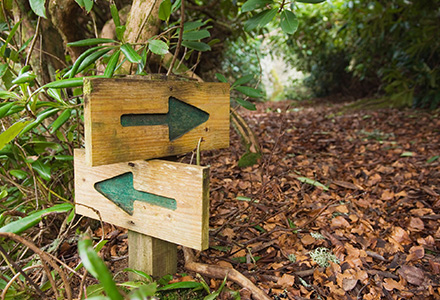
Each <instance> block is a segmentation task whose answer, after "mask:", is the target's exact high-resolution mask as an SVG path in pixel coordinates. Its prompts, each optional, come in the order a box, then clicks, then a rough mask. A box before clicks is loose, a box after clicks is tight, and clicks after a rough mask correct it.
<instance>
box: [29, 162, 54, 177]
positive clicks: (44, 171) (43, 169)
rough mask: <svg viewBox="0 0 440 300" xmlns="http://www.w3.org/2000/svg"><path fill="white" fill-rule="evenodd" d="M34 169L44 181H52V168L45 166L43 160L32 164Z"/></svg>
mask: <svg viewBox="0 0 440 300" xmlns="http://www.w3.org/2000/svg"><path fill="white" fill-rule="evenodd" d="M31 165H32V169H34V170H35V171H37V173H38V174H39V175H40V176H41V178H43V179H44V180H47V181H49V180H50V166H48V165H46V164H43V163H42V162H41V159H37V160H36V161H34V162H33V163H31Z"/></svg>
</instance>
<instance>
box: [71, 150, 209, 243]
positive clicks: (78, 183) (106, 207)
mask: <svg viewBox="0 0 440 300" xmlns="http://www.w3.org/2000/svg"><path fill="white" fill-rule="evenodd" d="M74 164H75V203H76V212H77V213H79V214H82V215H85V216H88V217H90V218H94V219H99V216H98V215H97V212H99V214H100V216H101V218H102V220H103V221H105V222H109V223H112V224H115V225H117V226H121V227H125V228H128V229H129V230H132V231H136V232H139V233H142V234H145V235H149V236H152V237H156V238H160V239H163V240H166V241H169V242H172V243H175V244H179V245H183V246H186V247H190V248H193V249H198V250H204V249H206V248H208V244H209V234H208V229H209V228H208V226H209V167H201V166H195V165H187V164H181V163H176V162H169V161H162V160H150V161H144V160H138V161H131V162H126V163H116V164H111V165H104V166H97V167H89V166H88V165H87V164H86V163H85V151H84V149H75V161H74ZM130 172H131V173H132V174H133V185H134V186H133V187H134V189H136V190H137V191H141V192H147V193H151V194H154V195H158V196H163V197H168V198H171V199H175V201H176V208H175V209H172V208H171V209H170V208H167V207H161V206H158V205H154V204H151V203H148V202H141V201H135V202H134V203H133V209H132V214H131V215H130V213H128V212H127V211H126V210H124V209H123V208H121V207H119V206H117V205H116V204H115V203H114V202H112V201H111V200H109V199H108V198H107V197H105V196H104V195H103V194H101V193H100V192H98V190H97V189H96V188H95V184H97V183H101V182H104V181H106V180H108V179H111V178H114V177H116V176H118V175H121V174H126V173H130ZM120 193H121V194H122V195H124V193H127V191H126V190H121V191H120ZM91 208H93V209H91Z"/></svg>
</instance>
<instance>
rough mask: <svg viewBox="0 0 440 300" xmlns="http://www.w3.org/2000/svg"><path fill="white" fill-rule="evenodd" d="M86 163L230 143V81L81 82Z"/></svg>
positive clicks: (129, 158) (155, 154)
mask: <svg viewBox="0 0 440 300" xmlns="http://www.w3.org/2000/svg"><path fill="white" fill-rule="evenodd" d="M84 91H85V101H84V124H85V125H84V126H85V146H86V147H85V148H86V162H87V164H88V165H89V166H99V165H104V164H109V163H117V162H125V161H130V160H138V159H150V158H158V157H165V156H171V155H179V154H184V153H187V152H191V151H192V150H194V149H195V148H196V147H197V144H198V141H199V140H200V139H201V138H202V139H203V142H202V143H201V150H210V149H220V148H226V147H228V146H229V85H228V84H225V83H201V82H194V81H163V80H161V81H159V80H157V81H151V80H146V79H138V78H136V79H134V78H119V79H109V78H92V79H87V80H86V81H85V83H84Z"/></svg>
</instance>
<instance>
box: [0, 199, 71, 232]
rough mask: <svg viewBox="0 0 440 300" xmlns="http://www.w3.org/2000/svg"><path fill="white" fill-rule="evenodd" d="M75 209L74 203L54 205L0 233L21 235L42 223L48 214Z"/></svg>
mask: <svg viewBox="0 0 440 300" xmlns="http://www.w3.org/2000/svg"><path fill="white" fill-rule="evenodd" d="M73 208H74V206H73V204H72V203H62V204H57V205H54V206H52V207H50V208H47V209H43V210H40V211H37V212H34V213H33V214H30V215H29V216H27V217H24V218H21V219H18V220H16V221H13V222H11V223H9V224H7V225H5V226H3V227H1V228H0V232H12V233H15V234H19V233H21V232H23V231H25V230H26V229H28V228H31V227H32V226H34V225H35V224H37V223H38V222H40V221H41V218H42V217H43V216H45V215H46V214H48V213H64V212H68V211H69V210H71V209H73Z"/></svg>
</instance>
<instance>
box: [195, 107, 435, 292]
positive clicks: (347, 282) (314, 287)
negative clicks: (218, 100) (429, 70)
mask: <svg viewBox="0 0 440 300" xmlns="http://www.w3.org/2000/svg"><path fill="white" fill-rule="evenodd" d="M286 109H287V104H286V103H277V104H273V103H272V104H265V105H260V106H259V107H258V111H257V112H243V111H242V114H243V115H244V117H245V118H246V119H247V121H248V122H249V124H250V126H251V127H252V128H253V129H254V130H255V132H256V134H257V135H258V136H259V139H260V142H261V146H262V149H263V153H264V157H263V159H262V160H261V163H260V165H258V166H253V167H248V168H245V169H239V168H238V167H237V160H238V158H239V155H240V154H241V153H242V150H241V149H240V144H239V138H238V137H237V136H236V135H235V133H232V146H231V147H230V149H229V150H223V151H212V152H207V153H205V155H204V157H203V163H204V164H210V165H211V218H210V220H211V229H212V230H211V240H210V241H211V244H210V246H211V248H210V249H209V250H207V251H204V252H202V253H200V260H201V261H202V262H204V263H209V264H214V265H215V264H216V265H228V266H230V265H232V266H234V268H236V269H237V270H238V271H240V272H242V273H243V274H244V275H246V276H247V277H249V278H250V279H251V280H253V281H254V282H256V284H257V285H258V286H259V287H260V288H262V289H263V290H265V291H267V292H268V293H269V294H270V295H271V296H273V297H275V296H276V297H280V298H283V297H284V298H287V299H316V298H318V297H321V298H323V299H356V298H357V299H380V298H381V297H384V298H386V299H412V298H418V299H440V297H439V294H440V288H439V284H440V283H439V282H440V258H439V252H440V228H439V219H440V159H437V160H435V161H432V162H430V163H427V161H428V159H430V158H432V157H434V156H436V155H440V118H439V116H438V114H439V112H438V111H437V112H431V113H429V112H418V111H404V112H402V111H397V110H380V111H349V112H346V113H340V110H341V105H315V107H298V108H296V109H290V110H288V111H287V112H286ZM298 176H302V177H307V178H310V179H312V180H316V181H318V182H320V183H322V184H324V185H326V186H328V187H329V191H323V190H322V189H320V188H317V187H314V186H313V185H311V184H307V183H303V182H300V181H299V180H297V179H296V178H297V177H298ZM237 197H239V198H238V199H237ZM246 200H250V201H246ZM320 247H324V248H326V249H329V250H330V251H329V253H331V254H334V255H335V256H336V257H337V259H339V264H337V263H335V262H329V266H328V267H324V268H323V267H320V266H319V265H318V264H317V263H316V262H315V261H313V260H312V259H311V257H310V254H309V253H310V252H311V251H313V250H315V249H317V248H320ZM301 297H302V298H301Z"/></svg>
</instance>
